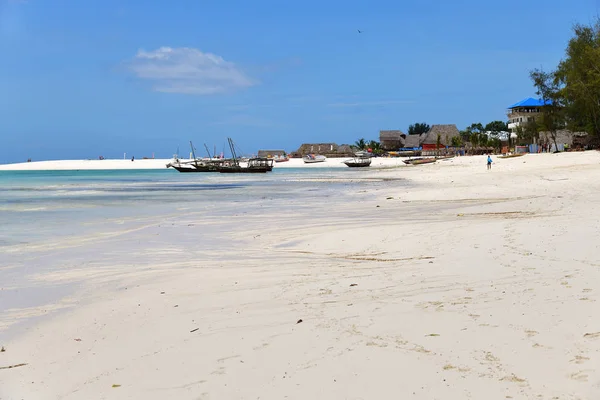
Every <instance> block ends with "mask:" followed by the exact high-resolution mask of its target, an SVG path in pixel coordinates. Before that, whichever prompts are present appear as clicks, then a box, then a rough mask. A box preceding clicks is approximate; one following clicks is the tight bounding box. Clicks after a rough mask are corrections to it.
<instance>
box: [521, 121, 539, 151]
mask: <svg viewBox="0 0 600 400" xmlns="http://www.w3.org/2000/svg"><path fill="white" fill-rule="evenodd" d="M539 137H540V135H539V126H538V123H537V122H535V121H533V120H530V121H527V123H526V124H525V126H518V127H517V141H518V143H519V145H520V146H526V145H529V144H532V143H534V142H536V141H537V140H538V139H539Z"/></svg>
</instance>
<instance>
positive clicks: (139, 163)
mask: <svg viewBox="0 0 600 400" xmlns="http://www.w3.org/2000/svg"><path fill="white" fill-rule="evenodd" d="M349 158H350V157H345V158H328V159H326V160H325V161H324V162H321V163H315V164H305V163H304V161H302V159H301V158H291V159H290V160H289V161H286V162H280V163H275V168H348V167H347V166H346V165H345V164H344V163H343V161H344V160H348V159H349ZM402 160H403V159H402V158H382V157H377V158H373V162H372V164H371V168H373V167H376V168H377V167H379V168H385V167H395V166H403V165H404V163H403V162H402ZM171 161H173V160H172V159H167V158H164V159H158V158H157V159H139V160H137V159H136V160H134V161H131V160H109V159H104V160H51V161H32V162H24V163H14V164H2V165H0V171H83V170H86V171H87V170H136V169H137V170H139V169H148V170H160V169H167V164H168V163H169V162H171Z"/></svg>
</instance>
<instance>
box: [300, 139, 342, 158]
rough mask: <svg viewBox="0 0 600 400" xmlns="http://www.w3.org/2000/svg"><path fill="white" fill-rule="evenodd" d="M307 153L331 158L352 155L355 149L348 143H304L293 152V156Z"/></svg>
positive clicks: (301, 155)
mask: <svg viewBox="0 0 600 400" xmlns="http://www.w3.org/2000/svg"><path fill="white" fill-rule="evenodd" d="M307 154H320V155H323V156H325V157H329V158H332V157H352V156H354V151H352V148H351V147H350V145H347V144H342V145H337V144H335V143H304V144H303V145H302V146H300V147H299V148H298V150H296V151H295V152H293V153H292V157H304V156H305V155H307Z"/></svg>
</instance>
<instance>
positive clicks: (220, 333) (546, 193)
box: [0, 152, 600, 400]
mask: <svg viewBox="0 0 600 400" xmlns="http://www.w3.org/2000/svg"><path fill="white" fill-rule="evenodd" d="M382 160H385V159H382ZM105 161H107V160H103V161H101V162H105ZM145 161H150V160H143V161H142V160H141V161H140V163H143V162H145ZM152 161H153V162H154V161H157V160H152ZM495 161H496V162H495V164H494V166H493V168H492V171H487V170H486V169H485V159H484V158H483V157H460V158H456V159H453V160H450V161H443V162H442V161H440V162H437V163H436V164H433V165H425V166H421V167H406V168H402V169H400V168H394V169H389V170H386V169H374V170H372V171H368V172H366V173H365V174H364V177H366V178H368V177H371V178H377V179H379V180H385V179H390V185H389V187H386V186H377V188H376V189H369V187H368V186H366V187H365V188H364V189H363V190H360V191H357V192H356V193H355V195H354V198H353V199H351V200H345V201H344V202H336V201H335V198H330V199H326V200H322V199H319V198H318V194H315V199H314V200H313V201H310V202H308V204H305V205H304V207H298V208H297V211H296V212H294V213H289V212H288V213H285V212H279V211H278V210H277V209H274V208H264V209H259V210H256V212H254V213H248V214H240V215H232V216H231V217H230V218H229V219H226V220H223V219H216V218H215V219H210V218H208V217H204V216H200V214H198V213H197V212H195V211H196V210H193V209H190V210H185V211H181V212H180V213H179V214H178V215H169V216H166V215H156V216H153V218H149V219H148V220H146V221H144V225H143V226H141V223H140V226H141V227H140V228H139V229H135V230H133V229H129V230H127V229H125V228H123V229H122V230H121V231H118V230H117V231H113V232H111V234H112V235H113V236H110V237H109V236H103V237H92V236H90V237H82V238H80V240H79V241H78V242H77V243H66V242H65V243H62V244H61V245H62V247H61V248H59V246H57V245H58V243H56V244H53V245H48V247H47V248H46V249H45V250H44V251H46V252H51V253H50V255H51V256H52V257H54V258H53V260H54V262H55V264H56V269H55V270H54V271H51V272H47V273H45V274H40V276H39V284H40V285H52V284H56V283H72V284H75V285H77V286H78V287H79V290H78V291H77V293H76V294H74V295H73V296H69V298H66V299H63V301H62V302H61V303H60V304H50V305H48V307H53V306H54V307H59V306H64V307H65V309H64V310H63V311H62V312H60V313H56V314H53V315H52V316H50V317H48V318H44V319H42V320H39V321H37V322H35V323H34V324H33V325H32V326H29V327H27V329H23V330H22V331H19V332H17V334H15V335H11V339H10V341H7V342H5V343H0V345H3V346H5V347H6V352H3V353H0V368H2V367H6V366H10V365H19V364H26V365H23V366H19V367H16V368H12V369H0V398H1V399H2V400H6V399H8V400H13V399H21V398H26V399H34V400H36V399H58V398H61V399H90V398H115V399H137V398H144V399H165V398H177V399H256V398H261V399H281V398H290V399H398V398H401V399H404V398H410V399H423V400H425V399H434V398H437V399H451V400H452V399H457V400H458V399H468V398H472V399H507V398H512V399H532V398H536V399H548V400H549V399H556V398H558V399H582V400H583V399H595V398H600V320H598V318H597V309H598V300H600V289H598V288H597V287H596V286H597V285H596V282H598V281H599V280H600V252H599V251H598V243H600V231H598V226H600V201H599V200H598V193H599V192H600V182H598V180H597V177H598V174H599V173H600V153H598V152H585V153H567V154H556V155H551V154H544V155H527V156H525V157H521V158H515V159H505V160H500V159H495ZM111 162H112V161H111ZM127 162H129V163H131V161H127ZM135 163H137V160H136V161H135V162H134V163H132V164H135ZM31 164H34V163H31ZM286 164H289V165H293V164H290V163H286ZM342 165H343V164H342ZM55 168H56V167H54V168H50V169H55ZM398 177H402V178H404V179H408V180H409V181H410V182H412V183H413V186H411V187H405V186H402V185H395V184H394V181H393V179H395V178H398ZM265 220H269V221H277V226H280V227H285V228H281V229H272V228H270V229H264V230H260V228H259V227H260V226H261V225H260V222H261V221H265ZM226 223H227V224H228V225H227V227H226V229H225V228H224V224H226ZM159 225H162V227H160V228H159ZM219 227H221V228H219ZM249 227H251V228H249ZM202 229H215V231H218V232H219V235H223V238H226V239H227V240H229V241H230V242H231V246H230V247H229V248H228V249H227V251H224V250H223V248H219V249H217V248H215V249H212V250H211V248H200V247H199V246H198V244H197V238H198V235H199V233H200V232H201V231H202ZM36 251H37V250H31V251H29V252H26V251H24V253H23V255H24V256H28V257H33V258H35V254H36ZM126 251H129V252H130V254H128V253H127V252H126ZM52 252H53V253H52ZM74 252H77V253H76V254H77V255H78V257H79V255H80V254H88V255H89V256H88V257H89V260H81V262H79V263H76V262H73V263H72V264H69V265H64V263H65V260H67V259H68V260H71V258H69V257H71V254H72V253H74ZM40 254H41V253H40ZM44 254H45V253H44ZM100 255H101V256H100ZM73 257H74V256H73ZM73 260H78V258H73ZM84 261H85V262H84ZM88 261H89V262H88ZM0 272H1V269H0ZM9 312H10V313H12V314H11V315H12V318H18V317H19V316H20V315H23V314H28V313H29V314H33V315H35V313H36V312H40V310H37V309H36V310H32V309H24V310H18V309H15V310H9ZM42 315H43V314H42ZM300 320H302V322H299V321H300ZM0 338H1V336H0Z"/></svg>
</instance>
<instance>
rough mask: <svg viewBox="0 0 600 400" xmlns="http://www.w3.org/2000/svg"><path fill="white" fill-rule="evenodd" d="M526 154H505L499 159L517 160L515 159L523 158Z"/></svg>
mask: <svg viewBox="0 0 600 400" xmlns="http://www.w3.org/2000/svg"><path fill="white" fill-rule="evenodd" d="M524 155H525V153H514V154H505V155H503V156H498V158H515V157H523V156H524Z"/></svg>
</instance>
